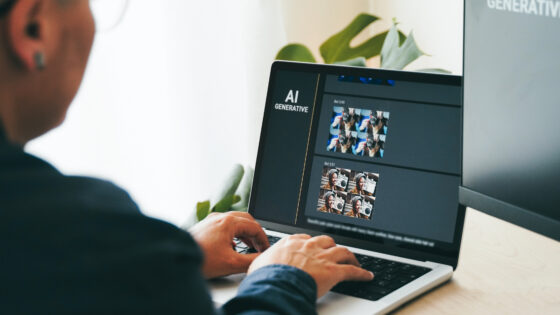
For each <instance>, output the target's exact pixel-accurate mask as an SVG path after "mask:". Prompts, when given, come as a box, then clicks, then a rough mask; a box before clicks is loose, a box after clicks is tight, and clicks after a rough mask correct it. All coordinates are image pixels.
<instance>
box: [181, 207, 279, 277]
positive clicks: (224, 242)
mask: <svg viewBox="0 0 560 315" xmlns="http://www.w3.org/2000/svg"><path fill="white" fill-rule="evenodd" d="M189 232H190V233H191V235H192V236H193V238H194V239H195V240H196V242H197V243H198V245H199V246H200V247H201V248H202V251H203V252H204V264H203V266H202V273H203V274H204V276H205V277H206V278H207V279H210V278H216V277H221V276H226V275H230V274H234V273H241V272H246V271H247V268H248V267H249V265H250V264H251V262H253V260H254V259H255V258H256V257H257V256H258V255H259V253H255V254H239V253H238V252H236V251H235V250H234V249H233V246H232V245H233V244H232V242H233V238H234V237H237V238H239V239H240V240H242V241H243V242H244V243H245V244H247V245H248V246H249V247H253V248H255V249H256V250H258V251H259V252H262V251H264V250H265V249H267V248H268V246H269V244H268V239H267V237H266V235H265V234H264V231H263V229H262V227H261V226H260V224H259V223H258V222H257V221H255V219H253V217H252V216H251V215H250V214H248V213H245V212H235V211H232V212H227V213H211V214H210V215H208V217H206V219H204V220H202V221H200V222H199V223H198V224H196V225H195V226H193V227H192V228H191V229H190V230H189Z"/></svg>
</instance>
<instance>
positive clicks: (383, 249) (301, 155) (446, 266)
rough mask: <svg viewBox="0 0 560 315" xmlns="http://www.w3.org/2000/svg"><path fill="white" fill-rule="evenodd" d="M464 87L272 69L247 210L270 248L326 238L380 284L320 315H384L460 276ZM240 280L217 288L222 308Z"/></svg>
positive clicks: (351, 292)
mask: <svg viewBox="0 0 560 315" xmlns="http://www.w3.org/2000/svg"><path fill="white" fill-rule="evenodd" d="M461 84H462V79H461V77H459V76H453V75H443V74H429V73H413V72H401V71H388V70H379V69H370V68H356V67H345V66H334V65H319V64H306V63H294V62H282V61H278V62H275V63H274V64H273V65H272V69H271V74H270V80H269V87H268V95H267V99H266V106H265V111H264V117H263V124H262V130H261V137H260V144H259V150H258V157H257V162H256V166H255V174H254V180H253V187H252V192H251V198H250V204H249V210H248V211H249V213H251V214H252V215H253V216H254V217H255V218H256V219H257V220H258V221H259V222H260V224H261V225H262V226H263V228H264V229H265V231H266V234H267V235H268V237H269V240H270V241H271V243H274V242H276V241H277V240H278V239H280V238H282V237H284V236H286V235H290V234H293V233H307V234H310V235H321V234H325V235H329V236H331V237H333V238H334V239H335V241H336V242H337V244H338V245H339V246H345V247H347V248H349V249H350V250H351V251H352V252H354V253H355V254H356V257H357V258H358V260H359V261H360V263H361V264H362V267H363V268H365V269H368V270H370V271H372V272H373V273H374V275H375V278H374V279H373V280H372V281H370V282H366V283H363V282H344V283H341V284H339V285H337V286H336V287H334V288H333V289H332V290H331V291H330V292H329V293H327V294H326V295H325V296H324V297H322V298H321V299H319V300H318V302H317V307H318V312H319V313H320V314H342V313H344V314H352V313H353V312H355V314H366V313H367V314H374V313H386V312H389V311H391V310H393V309H395V308H396V307H398V306H399V305H401V304H403V303H404V302H406V301H408V300H410V299H413V298H414V297H416V296H418V295H420V294H422V293H424V292H426V291H428V290H430V289H432V288H435V287H437V286H438V285H440V284H442V283H444V282H446V281H447V280H449V279H450V278H451V276H452V273H453V270H454V269H455V268H456V267H457V262H458V258H459V248H460V243H461V235H462V229H463V222H464V217H465V207H463V206H461V205H459V203H458V187H459V185H460V183H461V147H462V144H461V141H462V138H461V137H462V136H461V124H462V111H463V110H462V87H461ZM237 249H238V251H240V252H244V253H245V252H251V251H254V250H252V249H250V248H248V247H247V246H246V245H245V244H243V243H242V242H238V248H237ZM243 277H244V275H233V276H229V277H226V278H222V279H217V280H213V281H211V283H210V287H211V290H212V295H213V299H214V301H215V302H216V303H217V304H221V303H225V302H226V301H227V300H229V299H230V298H232V297H233V296H234V295H235V294H236V291H237V286H238V285H239V282H240V281H241V280H242V279H243Z"/></svg>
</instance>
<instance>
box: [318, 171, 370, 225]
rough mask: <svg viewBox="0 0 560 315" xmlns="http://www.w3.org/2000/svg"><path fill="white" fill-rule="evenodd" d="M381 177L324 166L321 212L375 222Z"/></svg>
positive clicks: (320, 202)
mask: <svg viewBox="0 0 560 315" xmlns="http://www.w3.org/2000/svg"><path fill="white" fill-rule="evenodd" d="M378 181H379V174H376V173H370V172H360V171H355V170H350V169H345V168H337V167H332V166H327V165H326V166H324V167H323V171H322V176H321V189H320V191H319V200H318V202H317V211H319V212H323V213H331V214H335V215H343V216H346V217H352V218H357V219H365V220H371V218H372V217H373V212H374V211H373V210H374V204H375V194H376V192H377V183H378Z"/></svg>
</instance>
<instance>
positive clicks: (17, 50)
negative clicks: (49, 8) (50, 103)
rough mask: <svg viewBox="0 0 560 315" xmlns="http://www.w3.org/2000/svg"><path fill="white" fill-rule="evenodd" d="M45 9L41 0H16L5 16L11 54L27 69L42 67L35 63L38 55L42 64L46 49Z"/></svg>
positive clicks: (32, 69)
mask: <svg viewBox="0 0 560 315" xmlns="http://www.w3.org/2000/svg"><path fill="white" fill-rule="evenodd" d="M45 10H46V8H45V3H44V1H42V0H18V1H16V3H15V4H14V6H13V7H12V10H11V12H10V14H9V15H8V17H7V28H8V32H7V37H8V42H9V44H10V48H11V51H12V54H13V55H14V57H15V58H16V59H17V60H18V61H19V62H20V64H21V65H22V66H23V67H25V69H27V70H29V71H34V70H36V69H39V68H41V67H42V65H40V64H37V63H38V60H37V59H38V56H42V58H43V60H42V63H43V66H44V58H45V52H46V49H47V47H46V41H45V34H46V30H47V23H46V22H47V19H46V18H45Z"/></svg>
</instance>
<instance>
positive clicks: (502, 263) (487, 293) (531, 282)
mask: <svg viewBox="0 0 560 315" xmlns="http://www.w3.org/2000/svg"><path fill="white" fill-rule="evenodd" d="M394 313H395V314H430V315H436V314H556V315H559V314H560V242H557V241H554V240H552V239H549V238H547V237H544V236H541V235H539V234H536V233H533V232H531V231H528V230H525V229H523V228H520V227H517V226H515V225H513V224H510V223H507V222H505V221H502V220H499V219H496V218H494V217H491V216H488V215H486V214H483V213H481V212H478V211H476V210H472V209H468V210H467V216H466V219H465V229H464V232H463V243H462V246H461V256H460V257H459V266H458V267H457V270H456V271H455V273H454V275H453V278H452V280H451V281H450V282H448V283H447V284H444V285H443V286H441V287H439V288H437V289H435V290H433V291H431V292H428V293H426V294H424V295H422V296H421V297H419V298H417V299H415V300H413V301H411V302H409V303H407V304H405V305H403V306H402V307H400V308H399V309H397V310H396V311H395V312H394Z"/></svg>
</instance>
